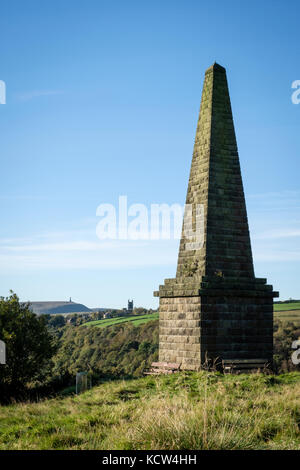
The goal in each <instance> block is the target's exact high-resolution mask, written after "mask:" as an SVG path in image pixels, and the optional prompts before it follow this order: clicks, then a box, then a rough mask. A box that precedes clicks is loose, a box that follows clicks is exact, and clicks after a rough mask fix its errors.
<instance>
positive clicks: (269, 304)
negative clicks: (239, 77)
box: [154, 63, 278, 370]
mask: <svg viewBox="0 0 300 470" xmlns="http://www.w3.org/2000/svg"><path fill="white" fill-rule="evenodd" d="M186 204H187V205H190V207H192V209H193V210H192V215H190V218H191V219H192V222H191V224H192V228H195V225H196V214H197V209H196V207H197V206H199V207H202V228H203V230H202V231H203V236H202V242H201V244H199V243H198V244H197V243H195V244H194V245H193V244H192V243H191V241H190V237H189V236H186V235H185V233H187V235H188V232H185V231H184V230H183V231H182V237H181V241H180V248H179V255H178V265H177V273H176V278H174V279H166V280H165V283H164V285H161V286H160V287H159V291H157V292H154V295H155V296H158V297H159V299H160V301H159V304H160V305H159V314H160V317H159V361H160V362H161V363H174V364H177V365H180V367H181V368H182V369H196V370H197V369H200V368H201V367H203V365H204V364H207V363H208V362H209V363H212V362H214V363H215V364H218V366H219V367H224V366H226V364H227V365H228V364H231V366H232V367H234V368H236V369H243V368H244V369H253V368H257V367H263V366H265V365H267V364H268V365H270V364H272V355H273V297H276V296H278V293H277V292H274V291H273V288H272V286H270V285H267V284H266V279H261V278H255V275H254V269H253V260H252V251H251V244H250V235H249V228H248V220H247V212H246V204H245V197H244V190H243V183H242V177H241V170H240V163H239V156H238V149H237V143H236V137H235V131H234V124H233V118H232V111H231V104H230V97H229V91H228V85H227V78H226V70H225V68H223V67H221V66H220V65H218V64H216V63H215V64H214V65H212V66H211V67H209V68H208V69H207V71H206V73H205V80H204V85H203V92H202V100H201V107H200V114H199V120H198V125H197V131H196V138H195V144H194V151H193V159H192V166H191V171H190V178H189V184H188V190H187V197H186Z"/></svg>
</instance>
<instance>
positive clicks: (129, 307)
mask: <svg viewBox="0 0 300 470" xmlns="http://www.w3.org/2000/svg"><path fill="white" fill-rule="evenodd" d="M127 312H128V313H132V312H133V300H128V307H127Z"/></svg>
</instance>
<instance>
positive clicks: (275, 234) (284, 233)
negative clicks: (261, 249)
mask: <svg viewBox="0 0 300 470" xmlns="http://www.w3.org/2000/svg"><path fill="white" fill-rule="evenodd" d="M293 237H300V229H286V230H269V231H266V232H262V233H260V234H256V235H254V236H253V239H254V240H273V239H280V238H293Z"/></svg>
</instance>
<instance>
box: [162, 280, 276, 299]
mask: <svg viewBox="0 0 300 470" xmlns="http://www.w3.org/2000/svg"><path fill="white" fill-rule="evenodd" d="M266 282H267V280H266V279H265V278H255V277H253V278H252V277H251V278H250V277H244V278H242V277H239V278H237V277H223V276H218V275H215V276H199V277H190V278H188V277H187V278H184V277H183V278H180V277H178V278H173V279H172V278H171V279H170V278H169V279H165V283H164V284H163V285H160V286H159V290H158V291H154V293H153V294H154V296H155V297H192V296H199V295H200V296H204V295H209V296H216V295H221V296H224V295H225V296H230V297H231V296H242V297H264V296H266V297H279V293H278V292H276V291H273V286H272V285H269V284H266Z"/></svg>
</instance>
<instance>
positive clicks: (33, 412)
mask: <svg viewBox="0 0 300 470" xmlns="http://www.w3.org/2000/svg"><path fill="white" fill-rule="evenodd" d="M299 396H300V374H299V373H297V372H294V373H289V374H284V375H281V376H278V377H274V376H264V375H260V374H253V375H251V376H249V375H240V376H233V375H227V376H224V375H219V374H216V373H207V372H201V373H179V374H174V375H172V376H160V377H145V378H141V379H137V380H128V381H115V382H106V383H103V384H102V385H100V386H98V387H95V388H93V389H92V390H90V391H88V392H85V393H83V394H82V395H80V396H74V395H73V396H68V397H58V398H53V399H49V400H44V401H40V402H38V403H22V404H14V405H9V406H3V407H1V408H0V422H1V426H0V449H109V450H110V449H118V450H120V449H137V450H138V449H299V446H300V433H299V425H300V418H299Z"/></svg>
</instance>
